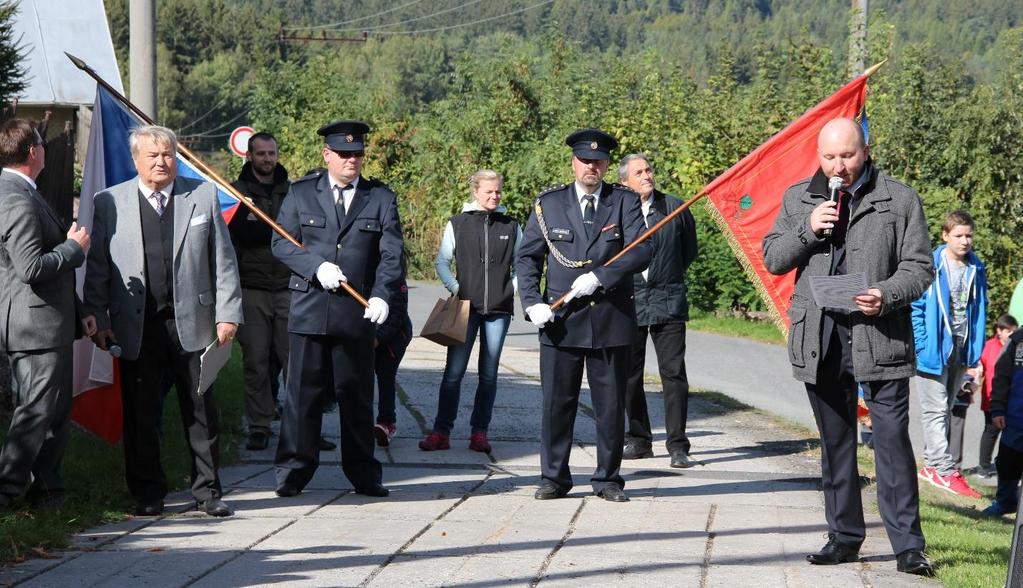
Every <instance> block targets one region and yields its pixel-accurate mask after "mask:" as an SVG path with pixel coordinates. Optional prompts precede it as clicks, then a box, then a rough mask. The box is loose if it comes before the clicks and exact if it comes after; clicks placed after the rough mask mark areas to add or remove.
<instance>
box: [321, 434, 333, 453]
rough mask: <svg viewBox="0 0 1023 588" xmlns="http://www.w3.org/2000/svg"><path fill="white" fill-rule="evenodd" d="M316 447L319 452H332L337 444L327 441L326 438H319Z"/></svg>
mask: <svg viewBox="0 0 1023 588" xmlns="http://www.w3.org/2000/svg"><path fill="white" fill-rule="evenodd" d="M318 446H319V448H320V451H333V450H334V449H336V448H337V443H334V442H332V441H329V440H328V439H327V438H326V437H320V441H319V443H318Z"/></svg>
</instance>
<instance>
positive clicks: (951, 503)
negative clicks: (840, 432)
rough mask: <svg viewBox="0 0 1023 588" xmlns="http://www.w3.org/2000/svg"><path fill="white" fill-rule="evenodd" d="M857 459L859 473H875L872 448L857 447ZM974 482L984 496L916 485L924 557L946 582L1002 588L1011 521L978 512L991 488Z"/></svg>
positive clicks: (1007, 558)
mask: <svg viewBox="0 0 1023 588" xmlns="http://www.w3.org/2000/svg"><path fill="white" fill-rule="evenodd" d="M858 457H859V463H860V472H861V473H862V474H866V475H869V476H871V477H874V454H873V452H871V451H870V450H869V449H867V448H866V447H863V446H861V447H860V448H859V456H858ZM973 486H974V488H975V489H976V490H977V491H978V492H980V493H981V494H983V495H984V498H982V499H980V500H972V499H969V498H962V497H959V496H957V495H954V494H950V493H948V492H943V491H941V490H939V489H937V488H934V487H932V486H930V485H928V484H923V483H922V484H920V524H921V527H922V528H923V532H924V538H925V539H926V540H927V556H928V557H929V558H930V560H931V563H933V564H934V568H935V572H936V574H937V578H938V579H939V580H941V582H942V583H943V584H945V585H946V586H970V587H971V588H988V587H990V588H1001V586H1004V585H1005V576H1006V573H1007V571H1008V566H1009V564H1008V562H1009V549H1010V546H1011V543H1012V531H1013V522H1012V520H1011V519H1009V518H1001V519H992V518H989V517H986V516H983V515H981V514H980V511H981V509H984V508H986V507H987V506H988V505H989V504H991V499H992V498H993V497H994V488H992V487H990V486H981V485H979V484H975V485H973ZM874 510H875V511H876V510H877V509H876V505H874Z"/></svg>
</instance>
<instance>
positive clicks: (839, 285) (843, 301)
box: [810, 272, 867, 312]
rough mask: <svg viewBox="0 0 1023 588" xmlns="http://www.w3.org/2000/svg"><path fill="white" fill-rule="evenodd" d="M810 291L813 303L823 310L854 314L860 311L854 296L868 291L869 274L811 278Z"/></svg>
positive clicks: (859, 273) (860, 273)
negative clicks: (828, 309) (829, 309)
mask: <svg viewBox="0 0 1023 588" xmlns="http://www.w3.org/2000/svg"><path fill="white" fill-rule="evenodd" d="M810 291H811V292H812V293H813V301H814V302H816V303H817V306H819V307H821V308H834V309H839V310H845V311H849V312H853V311H856V310H859V308H857V306H856V304H855V303H854V302H853V296H856V295H857V294H863V293H864V292H866V291H867V274H865V273H863V272H858V273H855V274H847V275H839V276H810Z"/></svg>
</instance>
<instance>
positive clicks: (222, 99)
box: [174, 94, 231, 135]
mask: <svg viewBox="0 0 1023 588" xmlns="http://www.w3.org/2000/svg"><path fill="white" fill-rule="evenodd" d="M230 97H231V95H230V94H227V95H225V96H224V97H223V98H221V99H220V102H217V103H216V104H215V105H214V106H213V108H210V109H209V110H207V111H206V112H205V113H204V114H203V115H202V116H200V117H199V118H197V119H195V120H193V121H192V122H190V123H188V124H187V125H185V126H183V127H181V128H179V129H177V130H175V131H174V132H175V133H177V134H179V135H180V134H181V131H183V130H185V129H187V128H188V127H191V126H192V125H194V124H195V123H197V122H199V121H201V120H203V119H204V118H206V117H207V116H209V115H211V114H213V111H214V110H216V109H218V108H220V107H221V106H223V105H224V103H225V102H227V99H228V98H230Z"/></svg>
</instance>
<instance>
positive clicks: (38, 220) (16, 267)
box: [0, 118, 94, 507]
mask: <svg viewBox="0 0 1023 588" xmlns="http://www.w3.org/2000/svg"><path fill="white" fill-rule="evenodd" d="M44 160H45V153H44V149H43V140H42V137H40V136H39V132H38V131H37V130H36V128H35V125H33V124H32V123H31V122H29V121H27V120H24V119H18V118H14V119H10V120H8V121H6V122H4V123H3V124H2V125H0V165H2V166H3V171H2V172H0V317H3V318H2V320H0V328H2V332H0V348H2V349H3V350H4V351H6V352H7V354H8V355H9V357H10V360H11V374H12V377H13V379H14V384H15V398H16V403H17V407H16V408H15V410H14V415H13V417H12V418H11V426H10V429H8V432H7V438H6V440H5V441H4V445H3V451H2V452H0V507H7V506H9V505H10V504H11V502H13V500H14V499H15V498H17V497H18V496H20V495H21V493H22V492H23V491H25V486H26V485H28V484H29V481H30V479H31V486H29V488H28V492H27V494H26V498H27V499H28V500H29V502H30V503H32V504H34V505H46V504H54V503H59V501H60V500H61V499H62V497H63V491H64V483H63V481H62V479H61V475H60V464H61V459H62V458H63V456H64V448H65V446H66V445H67V438H68V425H69V422H70V421H69V417H70V416H71V365H72V364H71V343H72V342H73V341H74V339H75V338H76V337H77V336H81V335H80V333H81V328H80V325H79V321H78V319H77V316H78V313H77V310H78V308H77V306H78V297H77V296H76V294H75V268H76V267H78V266H80V265H82V263H83V262H84V261H85V252H86V251H87V250H88V248H89V235H88V234H87V233H86V231H85V230H84V229H80V228H78V226H77V225H76V224H74V223H72V225H71V228H70V230H68V229H67V227H65V226H64V224H63V223H62V222H60V220H59V219H58V218H57V216H56V215H55V214H54V212H53V210H52V209H51V208H50V206H49V205H48V204H47V203H46V201H45V200H43V198H42V196H40V194H39V192H37V191H36V184H35V179H36V177H38V176H39V172H41V171H42V170H43V165H44ZM90 325H91V323H90ZM92 330H93V331H94V328H93V329H92ZM89 334H91V332H90V333H89Z"/></svg>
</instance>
